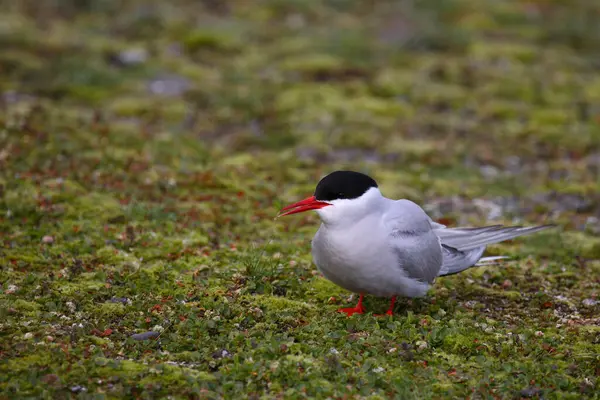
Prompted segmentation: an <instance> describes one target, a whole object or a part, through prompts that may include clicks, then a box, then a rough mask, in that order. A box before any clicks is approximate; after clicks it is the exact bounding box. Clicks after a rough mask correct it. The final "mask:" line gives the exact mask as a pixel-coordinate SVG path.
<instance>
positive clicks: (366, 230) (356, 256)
mask: <svg viewBox="0 0 600 400" xmlns="http://www.w3.org/2000/svg"><path fill="white" fill-rule="evenodd" d="M312 255H313V260H314V262H315V264H316V265H317V267H318V268H319V270H320V271H321V272H322V273H323V275H324V276H325V277H326V278H327V279H329V280H330V281H332V282H333V283H335V284H337V285H339V286H341V287H343V288H345V289H347V290H349V291H352V292H355V293H368V294H373V295H376V296H382V297H388V296H394V295H400V296H407V297H416V296H422V295H424V294H425V292H426V291H427V289H428V285H427V284H425V283H421V282H417V281H415V280H413V279H410V278H408V277H407V276H406V274H405V273H404V271H403V270H402V268H401V266H400V265H399V262H398V259H397V257H396V255H395V253H394V252H393V251H392V250H391V248H390V247H389V243H388V235H387V234H386V230H385V228H384V227H383V226H382V224H381V221H379V220H378V219H375V216H374V217H373V218H365V219H363V220H362V221H361V222H360V223H357V224H353V225H351V226H349V227H348V226H347V227H344V228H335V227H333V228H332V227H328V226H327V225H325V224H322V225H321V227H320V228H319V230H318V232H317V234H316V235H315V237H314V238H313V241H312Z"/></svg>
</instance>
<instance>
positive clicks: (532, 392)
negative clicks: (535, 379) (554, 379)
mask: <svg viewBox="0 0 600 400" xmlns="http://www.w3.org/2000/svg"><path fill="white" fill-rule="evenodd" d="M541 393H542V390H541V389H540V388H537V387H535V386H530V387H528V388H525V389H523V390H521V392H520V393H519V394H520V395H521V396H522V397H533V396H537V395H539V394H541Z"/></svg>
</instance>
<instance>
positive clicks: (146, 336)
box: [130, 331, 160, 340]
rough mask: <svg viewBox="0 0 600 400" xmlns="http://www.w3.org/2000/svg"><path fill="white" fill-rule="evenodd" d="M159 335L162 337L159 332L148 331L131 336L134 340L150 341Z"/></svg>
mask: <svg viewBox="0 0 600 400" xmlns="http://www.w3.org/2000/svg"><path fill="white" fill-rule="evenodd" d="M159 335H160V333H159V332H153V331H148V332H142V333H136V334H135V335H131V336H130V338H132V339H133V340H148V339H153V338H155V337H158V336H159Z"/></svg>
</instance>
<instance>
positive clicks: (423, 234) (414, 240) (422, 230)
mask: <svg viewBox="0 0 600 400" xmlns="http://www.w3.org/2000/svg"><path fill="white" fill-rule="evenodd" d="M384 218H385V225H386V227H387V228H388V230H389V243H390V246H391V248H392V251H393V252H394V254H395V255H396V257H397V260H398V265H399V267H400V268H401V269H402V270H403V272H404V273H405V274H406V276H408V277H410V278H413V279H416V280H419V281H421V282H427V283H433V281H434V280H435V278H436V277H437V276H438V274H439V271H440V268H441V267H442V263H443V254H442V246H441V244H440V239H439V237H438V236H437V235H436V234H435V232H434V231H433V229H432V226H431V219H430V218H429V216H428V215H427V214H426V213H425V211H423V209H422V208H421V207H419V206H418V205H417V204H415V203H413V202H412V201H409V200H398V201H395V202H394V203H393V204H392V205H391V206H390V209H389V211H388V212H387V213H386V214H385V216H384Z"/></svg>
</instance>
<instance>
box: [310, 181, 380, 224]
mask: <svg viewBox="0 0 600 400" xmlns="http://www.w3.org/2000/svg"><path fill="white" fill-rule="evenodd" d="M384 200H385V197H383V195H382V194H381V192H380V191H379V189H378V188H376V187H372V188H370V189H369V190H367V191H366V192H365V193H363V194H362V196H360V197H357V198H355V199H339V200H330V201H327V202H328V203H330V204H331V205H330V206H327V207H323V208H321V209H318V210H317V214H319V217H320V218H321V221H322V222H323V223H324V224H325V225H332V226H333V225H335V226H344V225H351V224H353V223H355V222H357V221H359V220H361V219H362V218H364V217H365V216H366V215H368V214H371V213H375V212H381V211H383V209H382V208H383V203H384Z"/></svg>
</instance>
